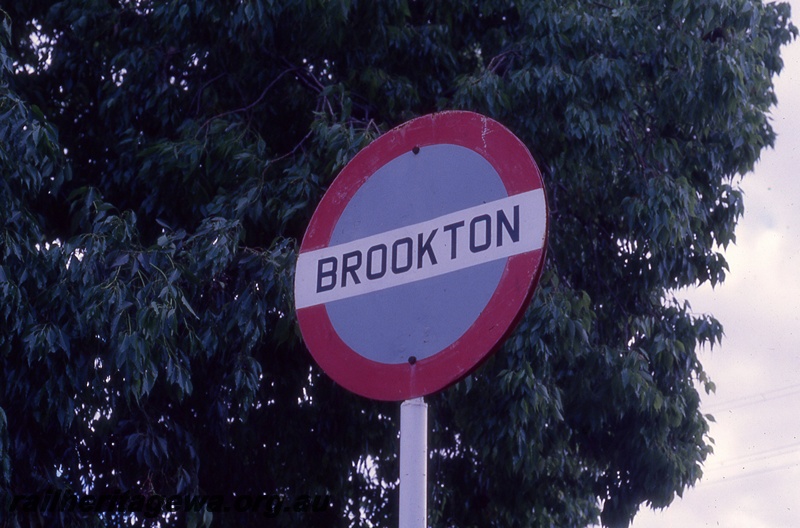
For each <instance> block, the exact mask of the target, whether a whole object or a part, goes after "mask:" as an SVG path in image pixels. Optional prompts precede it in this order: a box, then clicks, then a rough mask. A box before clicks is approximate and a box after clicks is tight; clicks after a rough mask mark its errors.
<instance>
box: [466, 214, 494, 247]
mask: <svg viewBox="0 0 800 528" xmlns="http://www.w3.org/2000/svg"><path fill="white" fill-rule="evenodd" d="M478 222H483V223H484V224H485V225H486V227H485V228H484V235H483V242H482V243H481V244H478V243H477V242H476V233H475V230H476V229H475V226H476V225H477V224H478ZM491 245H492V217H491V216H489V215H488V214H483V215H480V216H476V217H475V218H473V219H472V220H471V221H470V223H469V250H470V251H472V252H473V253H478V252H480V251H485V250H487V249H489V246H491Z"/></svg>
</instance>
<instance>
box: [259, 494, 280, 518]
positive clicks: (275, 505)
mask: <svg viewBox="0 0 800 528" xmlns="http://www.w3.org/2000/svg"><path fill="white" fill-rule="evenodd" d="M282 503H283V497H281V496H280V495H271V496H270V497H269V500H268V502H267V507H266V508H265V509H264V517H268V518H272V517H277V516H278V515H279V514H280V513H281V512H282V511H283V508H282V507H281V504H282Z"/></svg>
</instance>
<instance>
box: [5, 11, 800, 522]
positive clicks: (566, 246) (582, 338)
mask: <svg viewBox="0 0 800 528" xmlns="http://www.w3.org/2000/svg"><path fill="white" fill-rule="evenodd" d="M11 4H12V5H9V6H7V7H5V9H6V10H7V13H0V15H2V27H1V28H0V75H1V76H2V77H0V176H1V178H0V259H1V260H0V496H2V495H5V496H6V497H7V496H9V495H13V494H20V493H35V492H39V491H42V490H46V489H59V490H73V491H77V492H88V491H91V492H94V493H103V492H113V491H115V490H129V491H132V492H135V493H143V494H146V495H147V494H153V493H157V494H161V495H165V496H168V495H171V494H174V493H194V494H197V493H203V494H214V493H224V494H226V495H231V494H234V493H235V494H238V495H241V494H259V495H261V494H273V493H284V494H286V495H288V496H294V497H297V496H300V495H302V494H312V495H313V494H315V493H320V494H330V495H331V497H332V501H333V504H332V507H331V509H330V510H329V512H328V513H327V514H315V515H311V514H303V513H286V514H285V515H281V516H278V517H276V519H275V522H276V523H277V524H278V525H285V526H298V525H303V526H326V527H330V526H348V525H349V526H370V525H371V524H369V522H368V521H367V519H369V520H371V522H372V523H373V525H380V526H383V525H388V524H391V523H392V522H394V521H393V520H392V519H394V518H395V516H396V511H395V508H396V507H395V504H396V494H397V487H396V482H397V477H396V476H397V448H398V446H397V437H396V433H397V428H398V411H397V406H396V405H393V404H386V403H381V402H372V401H366V400H364V399H361V398H358V397H355V396H353V395H350V394H348V393H346V392H345V391H343V390H342V389H341V388H339V387H337V386H335V385H334V384H333V383H332V382H331V381H330V380H329V379H328V378H327V377H326V376H325V375H324V374H322V373H321V372H320V371H319V370H318V368H317V367H316V366H315V365H314V364H313V361H312V360H311V357H310V355H309V354H308V353H307V352H306V351H305V349H304V346H303V344H302V342H301V341H300V339H299V337H298V334H297V331H296V326H295V321H294V315H293V301H292V293H291V292H292V289H291V284H292V277H293V267H294V262H295V257H296V248H297V245H298V240H299V238H300V237H301V236H302V233H303V230H304V227H305V225H306V223H307V221H308V219H309V218H310V215H311V213H312V211H313V208H314V207H315V205H316V204H317V203H318V201H319V199H320V198H321V195H322V193H323V192H324V189H325V188H326V187H327V185H328V184H329V183H330V181H331V180H332V179H333V178H334V176H335V175H336V173H337V172H338V171H339V170H340V169H341V168H342V167H343V166H344V165H345V164H346V163H347V161H348V160H349V159H351V158H352V156H353V155H354V154H355V153H356V152H358V150H359V149H361V148H362V147H364V146H365V145H367V144H368V143H369V142H370V141H371V140H372V139H374V138H375V137H377V136H378V135H380V134H381V133H382V132H384V131H386V130H388V129H389V128H391V127H393V126H395V125H398V124H400V123H402V122H403V121H405V120H407V119H408V118H411V117H413V116H417V115H421V114H424V113H428V112H432V111H437V110H445V109H455V108H463V109H470V110H474V111H478V112H482V113H485V114H487V115H490V116H492V117H494V118H495V119H497V120H499V121H500V122H502V123H504V124H505V125H506V126H508V127H509V128H510V129H511V130H512V131H513V132H514V133H516V134H517V135H518V136H520V137H521V138H522V139H523V140H524V141H525V143H526V144H527V145H528V146H529V148H531V150H532V151H533V152H534V155H535V157H536V158H537V160H538V161H539V163H540V165H541V167H542V169H543V171H544V172H545V178H546V184H547V186H548V201H549V204H550V209H551V213H552V215H551V227H552V229H551V232H550V243H549V250H548V251H549V253H548V260H547V266H546V270H545V272H544V275H543V277H542V281H541V284H540V288H539V290H538V292H537V294H536V296H535V298H534V300H533V303H532V305H531V307H530V309H529V310H528V313H527V316H526V317H525V319H524V320H523V322H522V323H521V324H520V326H519V328H518V329H517V331H516V332H515V334H514V335H513V336H512V338H511V339H510V340H509V341H508V342H507V344H506V345H505V347H504V348H503V350H502V351H500V352H499V353H498V354H497V355H496V356H494V357H492V358H491V359H490V360H489V361H487V363H486V364H485V365H484V366H483V367H481V368H480V369H479V370H478V371H476V372H475V373H473V374H472V375H471V376H469V377H468V378H467V379H466V380H464V381H463V382H461V383H459V384H457V385H456V386H454V387H453V388H451V389H448V390H446V391H444V392H442V393H441V394H437V395H435V396H432V397H430V398H428V400H429V402H430V403H431V405H432V408H431V438H430V446H431V449H432V451H431V460H430V481H429V489H430V496H431V500H430V524H431V525H432V526H437V527H459V528H467V527H477V526H480V527H490V526H495V527H501V526H502V527H514V526H586V525H588V524H591V523H593V522H596V521H598V520H599V519H602V522H603V523H604V524H605V525H607V526H626V525H627V524H628V523H629V520H630V519H631V518H632V517H633V515H635V513H636V512H637V511H638V509H639V507H640V506H641V505H648V506H652V507H659V508H660V507H665V506H667V505H668V504H670V502H671V501H672V500H673V498H674V496H675V495H676V494H681V493H682V492H683V491H684V490H685V489H686V488H687V487H688V486H691V485H693V484H694V483H695V482H697V480H698V479H699V478H700V477H701V475H702V470H701V467H702V463H703V461H704V460H705V458H706V456H707V455H708V454H709V452H710V451H711V446H710V445H709V442H710V438H709V437H708V432H709V429H708V418H707V417H705V416H703V415H702V414H701V413H700V411H699V402H700V395H699V394H698V392H697V389H696V388H695V387H696V384H699V385H700V386H703V387H704V388H705V390H706V391H711V390H713V383H712V382H711V381H710V380H709V379H708V377H707V375H706V374H705V373H704V371H703V368H702V365H701V363H700V361H699V359H698V354H697V353H698V350H699V348H700V347H701V346H703V345H709V346H711V345H714V344H715V343H718V342H719V340H720V339H721V337H722V327H721V325H720V323H719V322H718V321H716V320H715V319H714V318H713V317H712V316H710V315H705V314H696V313H693V312H692V311H691V309H690V307H689V306H688V304H686V303H681V302H679V301H677V300H676V299H675V297H674V295H675V292H676V291H677V290H678V289H680V288H682V287H686V286H691V285H696V284H702V283H705V282H710V283H711V284H717V283H719V282H721V281H722V280H723V279H724V277H725V272H726V270H727V264H726V263H725V260H724V258H723V257H722V255H721V254H720V253H719V250H720V248H721V247H725V246H727V244H729V243H730V242H733V241H734V240H735V237H734V228H735V225H736V221H737V219H738V218H739V217H740V215H741V214H742V212H743V201H742V193H741V191H740V190H739V188H738V187H737V181H738V177H739V175H742V174H744V173H746V172H748V171H749V170H751V169H752V167H753V164H754V163H755V161H756V160H757V159H758V157H759V154H760V152H761V150H762V149H763V148H764V147H768V146H771V145H772V144H773V142H774V140H775V135H774V133H773V131H772V129H771V127H770V125H769V121H768V117H767V116H768V111H769V109H770V107H771V106H772V105H774V104H775V102H776V100H775V95H774V92H773V88H772V77H773V76H774V75H775V74H777V73H778V72H779V71H780V69H781V67H782V62H781V58H780V48H781V46H782V45H784V44H786V43H787V42H789V41H790V40H792V39H793V38H794V37H795V36H796V34H797V30H796V29H795V27H794V26H793V25H792V24H790V22H789V7H788V5H786V4H763V3H762V2H761V1H752V0H674V1H668V2H665V3H658V2H632V1H629V0H614V1H613V2H607V3H603V2H592V3H584V2H575V1H567V2H564V1H559V2H556V1H553V0H544V1H539V2H505V1H502V0H496V1H491V2H480V3H473V2H457V1H450V2H408V1H406V0H392V1H386V2H363V1H362V2H358V1H351V0H340V1H315V0H285V1H281V2H273V1H267V0H243V1H241V2H221V1H212V0H169V1H166V0H165V1H154V0H63V1H60V2H51V1H46V0H29V1H25V2H12V3H11ZM4 517H5V518H4ZM5 521H8V522H9V523H10V525H12V526H14V525H16V523H21V524H23V525H32V526H35V525H46V526H54V525H57V524H58V523H61V525H64V526H82V525H85V526H90V525H95V524H104V525H111V526H121V525H122V524H125V523H127V522H128V519H126V518H124V516H121V515H108V516H105V517H102V518H100V517H96V516H92V515H91V514H83V513H80V512H73V513H71V514H67V515H64V516H61V517H59V518H50V517H49V516H47V515H46V514H43V516H39V514H38V513H35V512H34V513H30V512H19V513H14V514H12V513H9V512H7V511H5V510H4V509H3V510H0V523H3V522H5ZM139 521H140V522H141V519H139ZM171 522H172V523H173V524H175V525H186V526H199V525H208V524H209V523H210V524H211V525H213V526H239V525H250V524H260V523H261V522H263V518H262V517H261V516H258V517H257V518H250V517H247V516H246V515H245V514H236V513H229V514H217V515H213V514H212V512H210V511H205V512H198V513H197V514H194V515H184V514H183V513H179V514H178V515H177V516H175V517H173V518H172V521H171Z"/></svg>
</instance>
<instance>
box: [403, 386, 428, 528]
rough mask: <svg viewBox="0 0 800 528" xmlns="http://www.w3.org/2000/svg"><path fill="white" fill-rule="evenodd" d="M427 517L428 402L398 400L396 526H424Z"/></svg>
mask: <svg viewBox="0 0 800 528" xmlns="http://www.w3.org/2000/svg"><path fill="white" fill-rule="evenodd" d="M427 517H428V404H427V403H425V400H424V399H423V398H421V397H420V398H413V399H410V400H406V401H404V402H403V403H402V404H400V528H425V527H426V526H427Z"/></svg>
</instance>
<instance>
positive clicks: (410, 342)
mask: <svg viewBox="0 0 800 528" xmlns="http://www.w3.org/2000/svg"><path fill="white" fill-rule="evenodd" d="M507 196H508V193H507V192H506V188H505V186H504V185H503V181H502V180H501V178H500V176H499V175H498V174H497V171H496V170H495V169H494V168H493V167H492V166H491V165H490V164H489V162H488V161H486V160H485V159H484V158H483V157H482V156H481V155H480V154H478V153H477V152H474V151H473V150H470V149H468V148H465V147H461V146H457V145H450V144H439V145H431V146H427V147H423V148H422V149H420V150H419V151H418V153H416V154H415V153H414V152H411V151H409V152H407V153H405V154H402V155H401V156H399V157H397V158H395V159H394V160H392V161H390V162H389V163H387V164H386V165H384V166H383V167H381V168H380V169H378V170H377V171H376V172H375V173H374V174H373V175H372V176H371V177H370V178H369V180H368V181H366V182H365V183H364V185H363V186H362V187H361V188H360V189H359V190H358V191H357V192H356V193H355V195H354V196H353V198H352V199H351V200H350V202H349V203H348V205H347V207H346V208H345V209H344V211H343V212H342V215H341V217H340V219H339V221H338V222H337V223H336V226H335V228H334V230H333V234H332V236H331V240H330V246H337V245H341V244H345V243H349V242H352V241H355V240H359V239H364V238H366V237H370V236H374V235H380V234H382V233H387V232H392V230H397V229H399V228H403V227H406V226H413V225H417V224H420V225H427V224H425V223H426V222H427V221H430V220H432V219H437V218H447V215H449V214H451V213H455V212H458V211H463V210H468V209H470V208H475V207H476V206H481V205H483V204H487V203H490V202H495V201H497V200H502V199H504V198H507ZM509 216H510V214H509ZM509 222H510V221H509ZM500 223H501V222H499V221H495V222H494V224H492V217H490V216H489V215H486V214H482V215H477V216H475V217H474V218H473V222H472V224H471V227H472V228H473V229H472V232H471V234H472V235H473V236H472V239H469V238H466V239H463V240H462V239H459V240H462V243H461V247H462V249H466V248H467V246H468V244H469V243H472V244H474V245H475V246H477V247H478V249H480V248H481V247H482V246H483V245H484V244H486V245H488V244H489V240H490V239H491V238H492V237H497V236H498V235H499V234H501V233H500V232H499V231H498V230H497V227H498V225H499V224H500ZM448 227H449V229H448ZM421 229H422V228H421ZM469 229H470V223H469V220H467V223H466V224H464V225H459V224H456V223H453V224H449V225H448V224H447V223H446V222H443V225H439V226H436V224H431V225H429V226H428V227H427V228H426V229H425V230H424V232H422V231H421V232H420V233H411V234H410V235H409V236H407V237H400V238H396V239H395V241H394V242H395V243H394V244H392V242H391V240H388V241H387V242H386V243H382V244H375V245H373V246H372V247H371V248H370V250H368V251H361V252H358V254H356V252H355V251H353V252H352V253H351V255H352V257H351V258H349V259H344V258H341V259H339V261H338V263H337V264H336V265H337V266H338V268H339V269H338V271H339V274H338V275H337V276H336V279H335V280H336V281H337V285H339V284H338V281H341V280H349V281H350V284H351V285H353V284H354V282H355V281H356V280H359V281H361V282H362V283H366V282H367V274H368V273H369V274H370V277H378V276H379V275H380V274H381V273H384V274H386V272H387V269H388V270H390V271H391V270H392V268H393V267H394V269H395V270H398V271H403V270H404V269H405V267H406V266H409V267H413V268H423V267H425V266H431V265H434V264H435V265H439V264H440V263H444V262H445V261H446V260H447V259H448V258H449V257H450V254H449V252H450V251H451V250H452V251H455V249H456V248H455V242H456V235H458V236H461V235H462V234H469V233H470V231H469ZM440 242H441V244H446V247H447V249H442V248H443V247H445V246H443V245H441V244H440V245H437V243H440ZM450 242H453V245H452V247H451V245H450ZM473 249H474V248H473ZM453 256H455V253H453ZM505 264H506V258H498V259H496V260H492V261H489V262H484V263H479V264H477V265H472V266H469V267H466V268H463V269H457V270H455V271H452V272H448V273H445V274H441V275H435V276H430V277H426V278H423V279H421V280H414V281H413V282H408V283H405V284H400V285H395V286H392V287H388V288H385V289H380V290H378V291H372V292H370V293H365V294H363V295H356V296H352V297H346V298H342V299H338V300H334V301H331V302H328V303H327V304H326V308H327V311H328V316H329V318H330V320H331V323H332V325H333V327H334V329H335V330H336V333H337V334H338V335H339V337H340V338H341V339H342V340H343V341H344V342H345V343H346V344H347V345H348V346H349V347H350V348H352V349H353V350H354V351H355V352H356V353H358V354H359V355H361V356H362V357H365V358H367V359H371V360H374V361H377V362H380V363H385V364H400V363H407V362H408V361H409V358H410V357H412V356H413V357H414V358H416V359H425V358H427V357H430V356H432V355H434V354H436V353H437V352H439V351H441V350H443V349H444V348H446V347H448V346H449V345H451V344H452V343H454V342H455V341H456V340H457V339H458V338H459V337H461V336H462V335H463V334H464V333H465V332H466V331H467V330H468V329H469V328H470V326H472V324H473V323H474V322H475V321H476V319H477V318H478V316H479V315H480V314H481V312H482V311H483V309H484V308H485V307H486V304H487V303H488V302H489V299H490V298H491V296H492V294H493V293H494V292H495V290H496V289H497V285H498V283H499V282H500V277H501V275H502V273H503V270H504V268H505ZM346 266H349V272H345V271H344V269H343V268H345V267H346ZM431 267H434V266H431ZM319 270H322V271H323V272H324V271H325V268H324V266H323V265H320V267H319ZM323 275H324V273H323ZM325 287H326V284H325V283H323V282H318V288H317V291H319V289H320V288H325Z"/></svg>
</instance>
